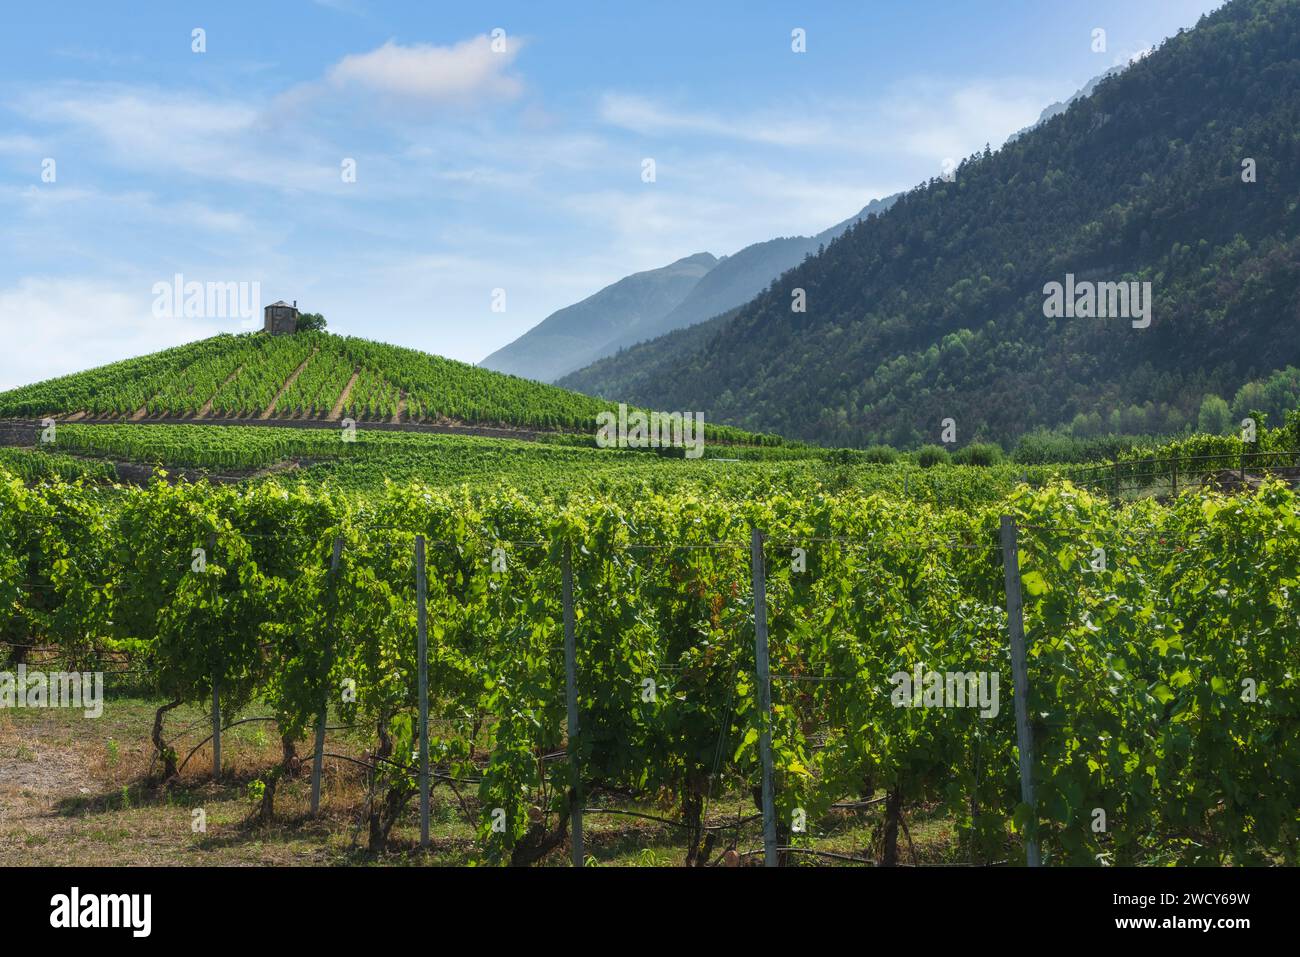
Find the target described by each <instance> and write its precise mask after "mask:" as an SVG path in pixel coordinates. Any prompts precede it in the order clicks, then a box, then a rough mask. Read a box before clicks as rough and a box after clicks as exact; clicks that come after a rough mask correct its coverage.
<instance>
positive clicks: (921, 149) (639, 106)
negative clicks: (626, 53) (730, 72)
mask: <svg viewBox="0 0 1300 957" xmlns="http://www.w3.org/2000/svg"><path fill="white" fill-rule="evenodd" d="M1044 102H1051V99H1050V98H1048V99H1044V91H1043V85H1042V84H1041V83H1034V82H1030V81H1027V80H1026V79H1025V78H1023V77H1018V78H1005V79H999V80H986V81H977V82H973V83H963V84H958V83H954V82H952V81H950V80H942V79H930V78H925V77H916V78H912V79H909V80H907V81H905V82H900V83H898V84H896V85H895V86H894V87H892V88H891V89H889V90H886V91H884V92H883V93H882V94H880V95H878V96H876V97H873V98H872V99H871V100H870V101H862V100H846V99H835V98H815V97H810V98H804V99H800V100H790V101H788V102H786V103H783V104H780V105H779V106H777V107H775V108H767V109H764V110H761V111H755V112H750V113H748V114H740V115H735V116H731V115H728V116H722V115H721V114H715V113H707V112H701V111H698V110H692V109H682V108H677V107H675V106H672V105H669V104H665V103H661V102H657V101H655V100H652V99H649V98H647V97H644V96H638V95H629V94H623V93H615V92H609V93H605V94H604V95H603V96H602V97H601V99H600V103H599V107H598V113H599V116H600V118H601V119H602V120H603V121H604V122H605V123H608V124H609V125H611V126H615V127H619V128H621V129H626V130H631V131H632V132H635V133H639V134H642V135H645V136H663V135H665V134H673V133H676V134H679V135H680V134H685V135H688V136H689V135H692V134H693V135H697V136H705V137H716V138H720V139H730V140H738V141H742V142H749V143H760V144H766V145H774V146H781V147H787V148H791V149H796V150H818V151H823V152H825V153H827V154H834V155H838V156H845V155H856V156H874V157H879V156H885V155H890V154H892V155H895V156H897V155H898V154H907V155H911V156H921V157H924V158H925V159H927V160H931V159H932V160H933V164H934V166H935V168H936V170H937V168H938V164H939V163H940V161H941V160H942V159H944V158H946V157H948V156H953V157H961V156H964V155H967V154H969V153H971V152H973V151H974V150H975V149H977V148H980V147H982V146H983V145H984V144H985V143H992V144H1001V143H1002V142H1003V141H1005V139H1006V138H1007V136H1009V135H1010V134H1011V133H1013V132H1015V131H1016V130H1018V129H1021V128H1022V127H1024V126H1027V125H1028V124H1029V123H1032V122H1033V121H1034V120H1036V119H1037V117H1038V114H1039V111H1040V110H1041V109H1042V107H1043V103H1044Z"/></svg>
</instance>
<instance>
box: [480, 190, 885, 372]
mask: <svg viewBox="0 0 1300 957" xmlns="http://www.w3.org/2000/svg"><path fill="white" fill-rule="evenodd" d="M897 199H898V196H897V195H895V196H888V197H886V198H884V199H874V200H872V201H871V202H870V203H868V204H867V205H866V206H865V207H864V208H863V209H862V211H861V212H859V213H857V214H856V215H854V216H851V217H849V218H848V219H846V220H844V222H842V223H837V224H836V225H834V226H832V227H830V228H829V229H826V230H824V231H822V232H820V233H818V234H817V235H816V236H790V237H783V238H780V239H771V240H768V241H766V242H761V243H754V244H753V245H750V246H746V247H745V248H744V249H742V250H740V252H738V253H736V254H735V255H734V256H724V257H723V258H722V259H716V260H715V259H714V258H713V257H712V256H710V255H709V254H708V253H698V254H697V255H695V256H691V257H689V258H687V259H682V260H679V261H677V262H675V263H673V264H672V265H671V266H665V267H664V268H663V269H655V270H650V271H648V272H641V273H636V274H634V275H631V276H628V277H627V278H626V279H620V280H619V281H618V282H616V283H614V284H613V285H612V286H606V287H605V288H604V289H602V290H601V291H600V292H598V293H596V294H595V295H593V296H589V297H588V298H586V299H584V300H583V301H582V302H580V303H577V304H576V305H573V306H568V307H566V308H564V309H561V310H559V311H558V312H555V313H553V314H551V315H550V316H549V317H547V318H546V319H544V320H543V321H542V322H541V323H539V324H538V325H536V326H534V327H533V328H532V329H530V330H529V331H528V332H526V333H524V334H523V335H522V336H520V337H519V338H518V339H516V340H515V341H514V342H512V343H510V344H509V345H507V346H504V347H503V348H501V349H498V350H497V351H496V352H494V353H492V355H490V356H488V357H487V358H486V359H484V360H483V361H482V362H481V363H479V364H480V365H482V366H483V367H484V368H487V369H495V370H497V371H499V372H510V373H513V374H515V375H521V376H527V377H528V378H532V379H538V380H541V381H543V382H552V381H554V380H556V379H558V378H560V377H561V376H563V375H565V374H566V373H568V372H572V371H574V370H575V369H580V368H582V367H583V366H585V365H587V364H588V363H590V362H593V361H596V360H597V359H599V358H601V357H603V356H607V355H610V354H612V353H614V352H616V351H618V350H619V349H622V348H624V347H626V346H630V345H633V344H635V343H638V342H644V341H645V340H647V339H653V338H655V337H656V336H661V335H663V334H664V333H666V332H671V331H672V330H674V329H681V328H684V327H686V326H692V325H695V324H696V323H699V322H704V321H705V320H706V319H712V318H713V317H714V316H716V315H718V314H720V313H723V312H726V311H727V310H728V309H734V308H735V307H736V306H739V305H741V304H742V303H745V302H748V301H749V300H750V299H753V298H754V296H756V295H758V294H759V293H760V292H762V291H763V289H764V288H766V286H767V284H768V283H770V282H771V281H772V280H774V279H776V278H777V277H778V276H780V275H781V273H783V272H785V271H786V270H787V269H790V268H791V267H792V266H795V265H797V264H798V263H800V262H802V261H803V260H804V259H805V258H806V257H808V256H811V255H814V254H815V253H816V252H817V251H818V249H820V248H821V247H822V246H823V245H825V244H826V243H828V242H830V241H831V240H832V239H834V238H835V237H836V236H839V235H840V234H841V233H843V232H844V231H845V230H846V229H848V228H849V227H850V226H851V225H853V224H854V223H856V222H857V221H858V220H860V219H864V218H866V217H867V216H874V215H877V214H878V213H881V212H884V211H885V210H886V209H888V208H889V207H890V206H892V205H893V204H894V202H895V201H896V200H897ZM705 263H708V264H709V265H710V266H711V267H712V268H709V269H706V270H705V271H703V272H702V273H700V274H698V275H695V274H694V270H695V267H697V266H701V265H704V264H705ZM684 264H686V265H684ZM692 275H694V281H693V282H692V283H691V284H689V285H688V281H689V280H690V277H691V276H692ZM684 287H685V288H684ZM679 293H681V295H679ZM674 296H676V301H671V302H670V300H672V298H673V297H674Z"/></svg>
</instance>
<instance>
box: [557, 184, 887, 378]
mask: <svg viewBox="0 0 1300 957" xmlns="http://www.w3.org/2000/svg"><path fill="white" fill-rule="evenodd" d="M899 195H901V194H899ZM897 199H898V195H894V196H887V197H885V198H884V199H873V200H872V201H871V202H870V203H868V204H867V205H866V206H865V207H863V209H862V211H861V212H859V213H857V214H856V215H854V216H851V217H850V218H848V219H846V220H844V222H842V223H837V224H836V225H834V226H832V227H830V228H829V229H826V230H823V231H822V232H820V233H818V234H817V235H816V236H789V237H782V238H780V239H769V240H767V241H766V242H761V243H754V244H753V245H750V246H746V247H745V248H744V249H742V250H740V252H738V253H736V254H735V255H734V256H725V257H723V258H722V259H720V260H718V264H717V265H716V266H714V267H713V268H712V269H711V270H709V271H708V272H707V273H705V274H704V276H703V277H702V278H701V279H700V281H699V282H698V283H696V285H695V288H693V289H692V290H691V291H690V292H689V293H688V294H687V296H686V298H685V299H683V300H682V301H681V302H680V303H679V304H678V305H677V307H676V308H675V309H673V310H672V311H671V312H669V313H668V314H667V315H665V316H662V317H660V318H659V319H653V320H649V321H647V322H643V323H640V324H638V325H637V326H634V327H633V328H631V329H629V330H627V332H625V333H624V334H623V335H621V336H617V337H615V338H614V339H612V340H610V342H609V343H608V344H607V346H606V348H605V350H604V354H605V355H608V354H610V353H612V352H614V351H615V350H617V349H622V348H625V347H627V346H630V345H635V344H636V343H638V342H644V341H645V340H647V339H653V338H655V337H656V336H661V335H663V334H664V333H667V332H672V331H673V330H674V329H683V328H685V327H686V326H693V325H695V324H696V323H700V322H704V321H705V320H706V319H712V318H713V317H714V316H717V315H720V314H721V313H724V312H726V311H727V310H729V309H734V308H736V307H737V306H739V305H742V304H743V303H746V302H748V301H749V300H751V299H753V298H754V297H755V296H757V295H758V294H759V293H760V292H762V291H763V290H764V289H765V288H766V287H767V285H768V283H770V282H772V280H774V279H776V278H777V277H778V276H780V275H781V274H782V273H783V272H785V271H786V270H787V269H791V268H793V267H794V266H797V265H798V264H799V263H801V262H803V260H804V259H805V258H807V257H808V256H814V255H816V254H817V251H818V250H819V249H821V247H823V246H824V245H826V244H827V243H829V242H830V241H831V240H833V239H834V238H835V237H836V236H839V235H840V234H841V233H843V232H844V231H845V230H846V229H848V228H849V227H850V226H852V225H853V224H854V223H856V222H858V221H859V220H861V219H866V218H867V217H868V216H876V215H879V214H880V213H882V212H884V211H885V210H887V209H888V208H889V207H890V206H892V205H894V203H895V202H896V201H897ZM575 368H579V367H575Z"/></svg>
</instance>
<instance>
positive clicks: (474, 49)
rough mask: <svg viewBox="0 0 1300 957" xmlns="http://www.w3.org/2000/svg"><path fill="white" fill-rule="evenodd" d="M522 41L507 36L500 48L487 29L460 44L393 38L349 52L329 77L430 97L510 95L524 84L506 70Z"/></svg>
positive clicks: (340, 83)
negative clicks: (407, 42)
mask: <svg viewBox="0 0 1300 957" xmlns="http://www.w3.org/2000/svg"><path fill="white" fill-rule="evenodd" d="M520 45H521V42H520V40H518V39H517V38H513V37H506V38H505V49H504V51H502V52H500V53H497V52H494V51H493V49H492V41H491V40H490V39H489V38H488V37H487V36H486V35H481V36H477V37H472V38H470V39H468V40H462V41H461V42H460V43H457V44H455V45H454V46H433V45H432V44H427V43H417V44H414V45H412V46H401V45H400V44H397V43H394V42H393V41H392V40H389V41H388V42H387V43H385V44H384V45H383V46H381V47H379V48H378V49H375V50H371V51H370V52H369V53H353V54H349V55H348V56H345V57H344V58H343V59H342V60H340V61H339V62H338V63H336V64H335V65H334V66H333V67H331V68H330V70H329V73H328V74H327V78H328V79H329V81H330V82H331V83H332V84H334V85H335V86H338V87H344V88H350V87H360V88H362V89H364V90H368V91H370V92H374V93H381V94H386V95H391V96H399V97H403V98H406V99H411V100H419V101H423V102H426V103H460V104H463V103H466V102H473V101H477V100H479V99H482V98H504V99H508V98H511V97H514V96H517V95H518V94H519V93H520V91H521V90H522V89H523V84H522V83H521V82H520V81H519V79H518V78H517V77H514V76H512V75H510V74H508V73H507V72H506V70H507V69H508V68H509V67H510V65H511V63H512V62H513V61H514V58H515V56H516V54H517V53H518V51H519V48H520Z"/></svg>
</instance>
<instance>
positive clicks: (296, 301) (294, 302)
mask: <svg viewBox="0 0 1300 957" xmlns="http://www.w3.org/2000/svg"><path fill="white" fill-rule="evenodd" d="M293 308H295V309H297V308H298V300H297V299H295V300H294V301H293Z"/></svg>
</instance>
